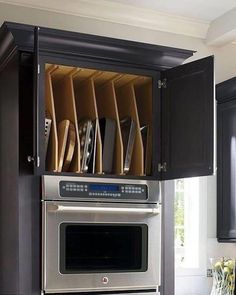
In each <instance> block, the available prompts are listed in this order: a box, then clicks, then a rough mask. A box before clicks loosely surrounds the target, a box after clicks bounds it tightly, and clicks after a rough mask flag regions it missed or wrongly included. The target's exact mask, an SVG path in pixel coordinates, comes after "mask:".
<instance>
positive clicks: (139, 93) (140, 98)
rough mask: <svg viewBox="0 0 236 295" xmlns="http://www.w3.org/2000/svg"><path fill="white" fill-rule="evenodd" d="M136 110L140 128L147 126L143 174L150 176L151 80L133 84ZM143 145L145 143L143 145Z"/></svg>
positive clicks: (151, 129)
mask: <svg viewBox="0 0 236 295" xmlns="http://www.w3.org/2000/svg"><path fill="white" fill-rule="evenodd" d="M134 90H135V96H136V102H137V109H138V114H139V121H140V126H141V127H142V126H148V134H147V142H146V148H144V150H145V151H146V154H145V155H144V157H145V160H144V163H145V167H144V170H145V174H146V175H150V174H151V169H152V138H153V122H152V118H153V107H152V80H151V78H147V79H139V80H137V83H135V84H134ZM144 144H145V143H144Z"/></svg>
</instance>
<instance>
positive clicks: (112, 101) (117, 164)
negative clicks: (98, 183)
mask: <svg viewBox="0 0 236 295" xmlns="http://www.w3.org/2000/svg"><path fill="white" fill-rule="evenodd" d="M96 100H97V108H98V116H99V118H110V119H113V120H115V121H116V141H115V151H114V157H113V170H114V173H115V174H119V175H120V174H123V171H124V168H123V165H124V162H123V158H124V156H123V143H122V137H121V130H120V120H119V114H118V108H117V102H116V94H115V88H114V82H113V81H109V82H107V83H105V84H104V85H102V86H98V87H96Z"/></svg>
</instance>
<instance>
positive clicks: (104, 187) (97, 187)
mask: <svg viewBox="0 0 236 295" xmlns="http://www.w3.org/2000/svg"><path fill="white" fill-rule="evenodd" d="M89 190H90V191H96V192H119V191H120V187H119V186H118V185H111V184H91V185H90V186H89Z"/></svg>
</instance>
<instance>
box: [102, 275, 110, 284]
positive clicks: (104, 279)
mask: <svg viewBox="0 0 236 295" xmlns="http://www.w3.org/2000/svg"><path fill="white" fill-rule="evenodd" d="M108 282H109V279H108V277H103V278H102V283H103V284H104V285H106V284H108Z"/></svg>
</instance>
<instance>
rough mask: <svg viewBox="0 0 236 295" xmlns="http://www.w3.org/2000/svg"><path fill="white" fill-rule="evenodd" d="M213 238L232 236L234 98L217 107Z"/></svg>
mask: <svg viewBox="0 0 236 295" xmlns="http://www.w3.org/2000/svg"><path fill="white" fill-rule="evenodd" d="M217 115H218V116H217V117H218V120H217V126H218V127H217V130H218V144H217V150H218V153H217V166H218V170H217V237H218V239H236V101H231V102H227V103H223V104H220V105H218V110H217Z"/></svg>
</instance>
